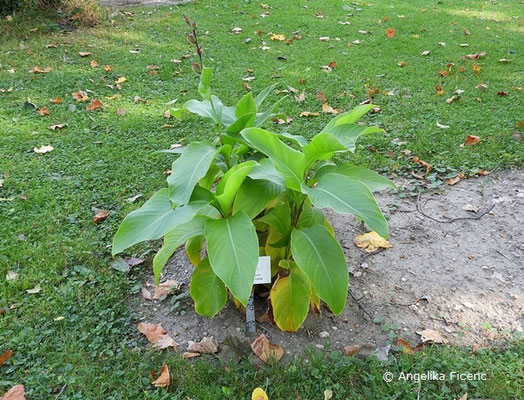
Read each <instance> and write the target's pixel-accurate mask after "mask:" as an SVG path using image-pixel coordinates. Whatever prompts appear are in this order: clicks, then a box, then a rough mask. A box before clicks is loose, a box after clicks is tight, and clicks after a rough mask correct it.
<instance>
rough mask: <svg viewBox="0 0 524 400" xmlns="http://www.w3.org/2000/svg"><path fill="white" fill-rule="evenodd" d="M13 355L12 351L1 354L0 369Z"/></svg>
mask: <svg viewBox="0 0 524 400" xmlns="http://www.w3.org/2000/svg"><path fill="white" fill-rule="evenodd" d="M12 355H13V351H12V350H7V351H6V352H5V353H4V354H2V356H0V367H1V366H2V365H4V363H5V362H6V361H7V360H9V357H11V356H12Z"/></svg>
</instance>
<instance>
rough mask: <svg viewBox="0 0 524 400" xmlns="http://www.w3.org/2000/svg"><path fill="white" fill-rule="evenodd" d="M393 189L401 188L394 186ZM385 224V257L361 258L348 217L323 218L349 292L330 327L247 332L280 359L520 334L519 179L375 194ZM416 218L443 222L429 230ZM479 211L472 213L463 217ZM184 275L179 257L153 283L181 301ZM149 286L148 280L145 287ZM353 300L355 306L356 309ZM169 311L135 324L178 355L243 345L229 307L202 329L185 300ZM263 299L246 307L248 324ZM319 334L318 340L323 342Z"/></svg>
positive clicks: (147, 308)
mask: <svg viewBox="0 0 524 400" xmlns="http://www.w3.org/2000/svg"><path fill="white" fill-rule="evenodd" d="M397 183H398V184H399V185H402V182H397ZM377 200H378V202H379V204H380V206H381V207H382V209H383V210H384V211H385V213H386V214H387V216H388V217H389V224H390V231H391V234H390V241H391V243H392V244H393V248H392V249H387V250H384V251H381V252H379V253H375V254H371V255H368V254H366V253H364V252H362V251H361V250H360V249H358V248H357V247H356V246H355V245H354V244H353V240H354V238H355V236H357V235H359V234H361V233H363V231H362V230H361V227H360V226H359V225H358V224H357V223H356V222H355V219H354V218H353V217H351V216H342V217H341V216H338V215H335V214H333V213H330V214H329V215H328V217H329V219H330V221H331V222H332V224H333V226H334V228H335V231H336V234H337V237H338V238H339V240H341V242H342V244H343V247H344V251H345V253H346V256H347V259H348V264H349V269H350V271H349V272H350V292H351V294H350V295H349V296H348V301H347V305H346V308H345V310H344V311H343V312H342V314H341V315H339V316H338V317H334V316H333V315H332V314H331V312H330V311H329V310H328V309H327V308H325V307H323V308H322V313H321V315H314V314H310V315H309V316H308V318H307V320H306V322H305V323H304V325H303V326H302V327H301V329H300V330H299V331H298V332H296V333H294V334H290V333H283V332H280V331H279V330H278V329H277V328H276V327H275V326H273V325H271V324H269V323H267V322H263V323H258V324H257V329H258V332H263V333H265V334H266V335H267V336H268V337H269V338H270V340H271V342H273V343H275V344H279V345H281V346H282V347H283V348H284V351H285V353H286V354H288V355H289V354H297V353H299V352H301V351H302V350H303V348H304V347H305V346H306V345H315V346H316V347H319V348H322V346H324V345H325V344H326V341H327V340H328V341H329V342H330V343H331V346H332V348H338V349H341V348H343V346H345V345H353V344H369V346H368V347H370V348H374V347H381V346H383V345H385V344H386V342H387V340H388V336H400V337H402V338H405V339H407V340H409V341H410V342H411V343H412V344H416V343H417V342H418V341H419V336H418V335H417V334H416V331H421V330H424V329H426V328H427V329H435V330H437V331H440V332H441V333H442V335H443V336H444V337H445V338H446V339H447V340H448V341H449V343H451V344H460V345H483V344H484V345H489V344H490V343H492V342H493V341H499V340H504V339H508V338H510V337H511V336H513V335H514V334H515V332H522V327H523V323H524V318H523V311H524V307H523V306H524V303H523V295H524V290H523V289H524V275H523V274H522V272H523V271H522V270H523V265H524V263H523V255H524V241H523V239H522V236H521V235H522V225H523V221H524V171H522V170H509V171H503V172H499V173H496V174H492V175H490V176H487V177H482V178H476V179H468V180H463V181H461V182H460V183H458V184H457V185H456V186H453V187H446V188H443V189H442V190H440V191H434V192H427V193H424V194H423V195H422V196H421V197H420V199H419V200H418V203H417V200H416V199H401V198H399V197H398V196H396V195H393V194H390V193H387V192H386V193H384V192H383V193H379V194H377ZM417 204H418V205H419V206H422V207H423V208H422V210H423V212H424V213H425V214H426V215H429V216H431V217H434V218H436V219H439V220H442V221H447V219H446V217H449V218H462V217H466V218H471V217H475V215H479V214H481V213H482V212H483V210H488V209H489V208H490V207H492V206H493V205H494V207H493V208H492V209H491V211H490V212H488V213H486V214H485V215H484V216H482V217H481V218H479V219H460V220H456V221H454V222H451V223H445V222H436V221H434V220H432V219H430V218H428V217H426V216H424V215H422V214H421V213H420V212H419V211H417ZM477 207H478V208H479V211H478V213H475V212H473V211H466V209H475V208H477ZM192 270H193V267H192V265H191V264H190V263H189V262H188V261H187V259H186V256H185V253H184V250H183V249H181V250H179V251H178V252H177V253H176V254H175V255H174V256H173V258H172V260H171V261H170V263H169V265H168V266H167V267H166V269H165V270H164V273H163V279H174V280H176V281H178V282H180V283H182V289H181V290H182V291H183V292H184V291H186V292H187V291H188V290H189V289H188V284H189V279H190V276H191V273H192ZM144 284H151V285H152V284H153V277H152V276H149V277H148V282H144ZM356 299H358V301H356ZM178 301H179V304H178V306H177V307H174V309H173V310H172V308H173V304H172V303H173V302H171V301H170V299H169V298H168V299H165V300H164V301H163V302H158V301H156V300H155V301H149V300H142V301H141V303H140V306H139V309H138V314H139V316H140V319H141V320H145V321H147V322H154V323H159V322H160V323H162V325H163V326H164V327H165V328H166V329H167V330H168V332H169V333H170V334H172V335H173V336H174V335H176V340H177V341H178V342H179V343H180V344H181V348H182V350H184V349H185V347H186V345H187V341H188V340H193V341H198V340H200V339H202V337H203V336H214V337H215V338H217V339H218V341H219V342H220V343H222V342H223V341H224V339H225V338H226V337H227V336H228V335H231V336H237V337H239V338H245V336H244V330H245V319H244V315H243V314H242V313H241V312H240V311H238V310H237V309H236V308H235V306H234V304H233V302H232V301H229V302H228V304H227V305H226V307H225V308H224V309H223V310H222V311H221V312H220V313H219V314H218V315H217V316H216V317H215V318H214V319H212V320H210V319H208V318H205V317H201V316H199V315H198V314H196V312H195V311H194V308H193V305H192V300H191V298H190V297H185V298H182V299H180V300H178ZM265 301H266V300H265V299H263V298H260V297H258V298H256V311H257V316H260V314H261V313H263V311H264V310H265ZM326 333H327V334H326Z"/></svg>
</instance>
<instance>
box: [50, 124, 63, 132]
mask: <svg viewBox="0 0 524 400" xmlns="http://www.w3.org/2000/svg"><path fill="white" fill-rule="evenodd" d="M65 127H67V124H57V125H51V126H50V127H49V129H51V130H52V131H56V130H57V129H62V128H65Z"/></svg>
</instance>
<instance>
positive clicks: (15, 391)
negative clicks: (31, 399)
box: [0, 385, 26, 400]
mask: <svg viewBox="0 0 524 400" xmlns="http://www.w3.org/2000/svg"><path fill="white" fill-rule="evenodd" d="M0 400H26V399H25V389H24V386H23V385H16V386H13V387H12V388H11V389H9V390H8V391H7V393H6V394H4V395H3V396H2V397H0Z"/></svg>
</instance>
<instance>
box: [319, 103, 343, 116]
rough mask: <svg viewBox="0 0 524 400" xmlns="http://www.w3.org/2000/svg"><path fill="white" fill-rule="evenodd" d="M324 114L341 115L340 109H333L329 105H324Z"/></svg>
mask: <svg viewBox="0 0 524 400" xmlns="http://www.w3.org/2000/svg"><path fill="white" fill-rule="evenodd" d="M322 112H323V113H327V114H338V113H340V110H339V109H336V108H333V107H331V106H330V105H329V104H328V103H323V104H322Z"/></svg>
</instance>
